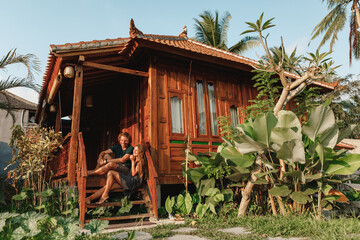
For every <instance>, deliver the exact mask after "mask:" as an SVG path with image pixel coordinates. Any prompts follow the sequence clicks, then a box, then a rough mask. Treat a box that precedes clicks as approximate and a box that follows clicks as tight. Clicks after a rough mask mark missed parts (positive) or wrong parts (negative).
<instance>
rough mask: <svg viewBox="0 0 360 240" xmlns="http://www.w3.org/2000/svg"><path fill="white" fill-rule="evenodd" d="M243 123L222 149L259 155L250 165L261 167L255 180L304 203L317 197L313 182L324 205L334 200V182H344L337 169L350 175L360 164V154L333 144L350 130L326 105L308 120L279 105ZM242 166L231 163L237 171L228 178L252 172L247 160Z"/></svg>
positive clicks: (276, 193)
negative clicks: (281, 167)
mask: <svg viewBox="0 0 360 240" xmlns="http://www.w3.org/2000/svg"><path fill="white" fill-rule="evenodd" d="M238 128H239V129H240V131H241V133H242V134H239V135H238V136H235V137H234V139H233V140H232V141H227V142H226V144H227V145H226V146H225V147H221V149H219V150H218V151H220V154H222V155H223V156H226V159H227V162H229V160H231V159H238V158H239V159H241V155H242V154H243V155H244V156H249V157H251V156H254V155H256V156H257V161H256V163H255V165H253V166H252V165H249V166H247V167H245V169H246V168H247V169H248V171H249V172H251V171H254V169H259V168H260V169H261V173H257V174H254V176H256V177H257V181H256V182H255V184H267V185H268V186H271V190H270V193H271V194H273V195H274V196H276V197H279V198H280V199H281V198H285V199H286V200H285V201H286V202H293V203H298V204H302V205H305V204H307V203H309V202H312V201H313V198H312V195H313V194H314V193H315V192H316V190H315V191H311V188H312V187H313V185H314V184H316V185H317V186H318V187H319V190H318V195H319V196H320V195H321V194H324V196H325V197H324V198H323V200H321V198H320V197H319V200H318V204H319V208H320V207H321V205H320V202H323V203H324V204H325V205H326V204H331V203H332V202H333V201H334V200H336V199H334V198H333V197H327V196H326V195H327V194H328V192H329V190H330V189H331V187H332V185H336V184H338V183H340V182H341V181H337V180H335V179H334V175H335V174H337V175H349V174H352V173H353V172H354V171H356V170H357V169H358V168H359V167H360V155H359V154H348V155H347V154H345V153H344V152H343V151H335V150H333V148H334V147H335V145H336V144H337V143H338V142H339V141H341V140H342V138H344V137H345V136H346V134H339V130H338V127H337V126H336V122H335V117H334V114H333V112H332V110H331V108H330V107H329V106H327V105H321V106H319V107H317V108H316V109H315V110H314V111H313V112H312V113H311V115H310V117H309V121H308V123H306V124H305V125H303V126H301V124H300V121H299V120H298V118H297V116H296V115H295V114H294V113H293V112H290V111H280V112H279V113H278V118H275V116H274V115H273V114H272V113H266V114H261V115H258V116H257V117H256V118H255V120H254V121H252V122H250V123H249V124H240V125H239V127H238ZM349 132H350V131H348V132H347V133H349ZM229 149H230V150H231V151H230V150H229ZM243 159H246V158H243ZM253 159H254V160H255V158H253ZM280 159H282V160H284V162H285V164H286V170H287V172H286V173H283V174H284V177H281V176H280V172H279V171H278V169H277V168H278V166H279V164H280ZM254 160H253V163H254ZM243 161H244V160H243ZM233 162H235V163H236V161H233ZM237 167H238V168H235V166H234V167H233V168H232V170H233V174H232V175H230V176H229V179H231V180H232V181H235V182H236V181H243V178H242V177H243V176H244V174H246V173H247V172H246V171H244V165H241V164H239V163H237ZM239 167H241V168H239ZM247 176H249V175H247ZM264 177H265V178H264ZM278 200H279V199H278ZM294 209H295V208H294ZM296 209H299V208H296Z"/></svg>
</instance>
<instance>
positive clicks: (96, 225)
mask: <svg viewBox="0 0 360 240" xmlns="http://www.w3.org/2000/svg"><path fill="white" fill-rule="evenodd" d="M107 226H109V221H104V220H97V219H92V220H91V221H90V222H89V223H87V224H85V226H84V228H85V229H88V230H90V232H91V233H100V232H101V231H102V230H104V229H105V228H106V227H107Z"/></svg>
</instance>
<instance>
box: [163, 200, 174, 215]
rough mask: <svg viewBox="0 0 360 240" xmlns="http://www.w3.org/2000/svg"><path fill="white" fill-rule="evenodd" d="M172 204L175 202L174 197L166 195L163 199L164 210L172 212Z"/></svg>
mask: <svg viewBox="0 0 360 240" xmlns="http://www.w3.org/2000/svg"><path fill="white" fill-rule="evenodd" d="M174 204H175V197H171V198H170V196H168V197H167V198H166V201H165V210H166V211H167V212H168V214H169V215H170V214H171V213H172V210H173V206H174Z"/></svg>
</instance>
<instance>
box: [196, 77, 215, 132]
mask: <svg viewBox="0 0 360 240" xmlns="http://www.w3.org/2000/svg"><path fill="white" fill-rule="evenodd" d="M204 83H205V84H204ZM196 93H197V96H196V99H197V110H198V125H197V126H198V129H199V130H198V131H199V132H198V133H199V135H218V129H217V115H216V103H215V87H214V83H211V82H203V81H197V82H196ZM207 126H209V128H207Z"/></svg>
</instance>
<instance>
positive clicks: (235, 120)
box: [230, 105, 239, 128]
mask: <svg viewBox="0 0 360 240" xmlns="http://www.w3.org/2000/svg"><path fill="white" fill-rule="evenodd" d="M230 118H231V126H233V127H234V128H235V127H236V126H237V125H238V124H239V117H238V110H237V107H236V106H235V105H232V106H231V107H230Z"/></svg>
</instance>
